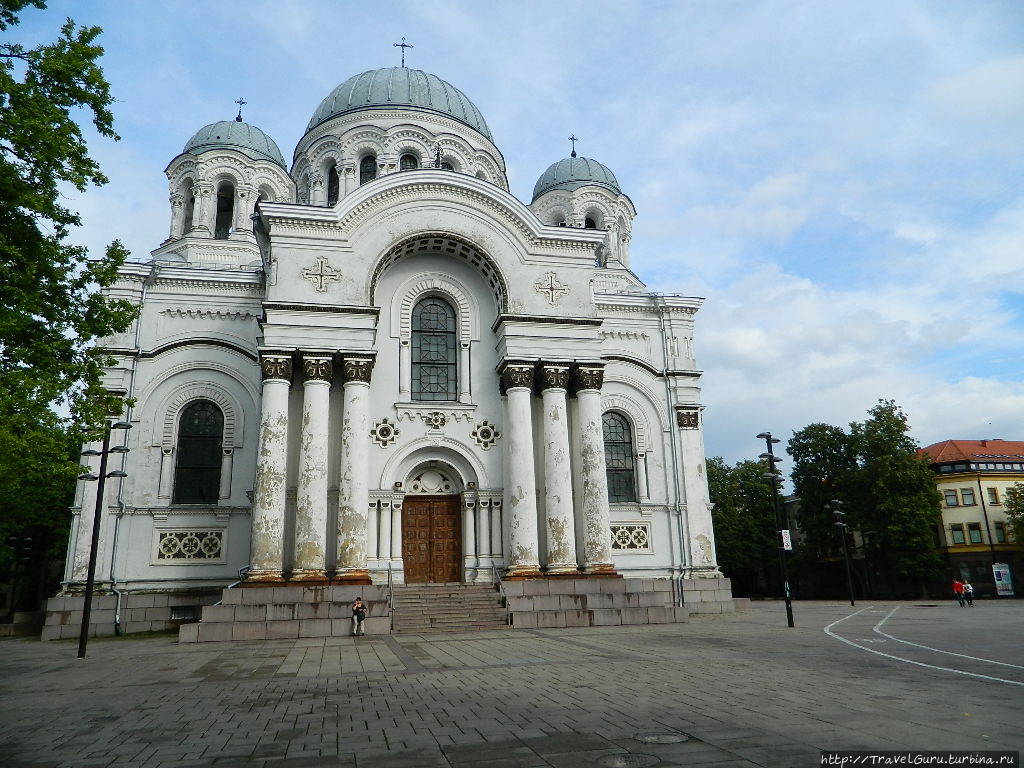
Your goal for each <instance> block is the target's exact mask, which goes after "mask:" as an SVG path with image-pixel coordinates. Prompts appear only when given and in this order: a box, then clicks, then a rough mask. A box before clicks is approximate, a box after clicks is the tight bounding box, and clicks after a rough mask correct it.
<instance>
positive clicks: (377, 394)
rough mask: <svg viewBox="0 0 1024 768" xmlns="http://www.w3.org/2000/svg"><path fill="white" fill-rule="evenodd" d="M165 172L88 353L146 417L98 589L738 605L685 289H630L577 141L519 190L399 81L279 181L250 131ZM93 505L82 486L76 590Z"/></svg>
mask: <svg viewBox="0 0 1024 768" xmlns="http://www.w3.org/2000/svg"><path fill="white" fill-rule="evenodd" d="M166 175H167V179H168V185H169V191H170V212H169V213H170V215H169V220H170V229H169V233H168V235H167V238H166V239H165V240H164V241H163V242H162V243H161V244H160V245H159V247H157V248H156V250H154V251H153V252H152V259H151V260H150V261H149V262H147V263H129V264H126V265H125V266H124V267H123V268H122V269H121V271H120V275H119V277H118V280H117V282H116V283H115V284H114V285H113V286H112V287H111V288H110V289H109V293H110V294H112V295H114V296H116V297H119V298H125V299H128V300H130V301H132V302H133V303H135V304H138V305H139V306H140V307H141V312H140V315H139V318H138V320H137V321H136V323H135V325H134V327H132V328H131V329H130V330H129V331H128V332H126V333H125V334H123V335H121V336H118V337H114V338H110V339H107V340H105V341H104V345H105V346H106V347H107V348H108V349H109V352H110V354H111V356H112V357H113V359H114V360H115V361H116V362H115V364H114V365H113V366H111V367H110V368H109V369H107V371H106V377H105V386H106V387H107V388H108V389H110V390H112V391H117V392H120V393H123V394H124V395H125V396H126V397H127V398H129V399H130V402H132V403H133V405H131V406H130V408H128V409H127V410H126V412H125V413H124V414H123V417H124V418H125V419H126V420H127V421H129V423H131V425H132V427H133V428H132V429H131V430H130V431H128V432H127V433H126V434H127V438H126V440H127V442H126V445H127V446H128V447H129V448H130V452H129V453H127V454H125V455H123V456H122V457H120V458H118V457H117V456H116V455H115V456H114V457H113V458H112V459H111V462H112V464H111V466H115V465H120V463H121V462H123V466H122V467H121V468H123V470H124V472H126V474H127V477H125V478H123V479H116V478H115V479H113V480H111V481H108V483H107V487H106V488H107V491H106V498H105V499H104V500H103V505H102V508H103V514H102V522H101V530H100V534H99V550H98V553H97V556H98V564H97V569H96V579H97V585H98V587H99V588H100V589H101V590H104V593H105V594H109V595H116V596H117V597H118V599H119V600H120V599H121V598H122V597H123V596H136V597H138V596H147V597H146V600H152V599H153V596H154V595H157V596H161V595H163V596H170V598H167V597H164V598H163V599H162V600H161V599H157V600H156V601H155V603H154V605H155V606H157V607H160V606H167V605H168V604H169V605H170V607H171V608H173V606H174V605H176V604H177V605H188V604H189V602H190V600H191V602H193V603H195V602H197V600H196V599H195V598H194V597H191V598H190V597H189V596H190V595H195V594H199V593H203V592H204V590H205V591H206V592H211V593H212V592H213V591H219V590H220V589H222V588H224V587H226V586H227V585H228V584H231V583H233V582H238V581H241V582H242V584H241V586H242V587H243V588H244V587H247V586H256V585H271V586H272V585H277V586H278V587H286V586H290V587H294V586H296V585H299V586H307V587H322V586H324V585H369V584H371V583H372V584H377V585H381V584H391V585H400V584H421V583H423V584H427V583H455V582H461V583H474V582H481V583H484V584H491V583H495V584H497V583H498V582H506V583H512V582H514V581H516V580H527V581H529V580H536V579H570V580H573V583H578V582H580V581H582V580H585V579H587V578H589V577H595V580H597V579H598V578H600V579H607V580H614V579H615V578H616V577H618V576H621V577H625V580H626V581H629V580H630V579H656V580H661V582H662V584H671V587H670V591H671V594H672V595H673V600H674V601H675V602H677V603H680V602H682V601H683V599H684V596H685V595H687V594H688V595H691V596H692V595H698V594H700V595H703V598H704V600H705V601H706V602H715V601H718V602H723V603H724V602H727V600H728V582H727V581H725V580H722V579H721V574H720V572H719V571H718V568H717V566H716V560H715V546H714V536H713V532H712V523H711V510H710V504H709V500H708V487H707V479H706V476H705V466H704V447H703V438H702V420H701V403H700V381H701V372H700V371H699V370H698V368H697V363H696V361H695V359H694V353H693V330H694V316H695V314H696V313H697V311H698V310H699V308H700V306H701V300H700V299H698V298H688V297H680V296H665V295H660V294H656V293H652V292H650V291H648V289H647V288H646V287H645V286H644V284H643V282H641V280H640V278H639V277H638V276H637V275H635V274H634V273H633V271H632V270H631V268H630V240H631V236H632V231H633V221H634V217H635V215H636V210H635V208H634V206H633V203H632V201H631V200H630V198H629V197H628V196H627V195H626V194H625V193H624V191H623V190H622V189H620V187H619V184H618V182H617V180H616V177H615V175H614V174H613V173H612V171H611V170H610V169H608V168H607V167H605V166H604V165H602V164H601V163H599V162H597V161H596V160H593V159H589V158H585V157H581V156H578V155H577V154H576V152H575V151H574V152H572V154H571V155H570V156H569V157H565V158H564V159H560V160H558V161H557V162H555V163H553V164H552V165H551V166H550V167H549V168H548V169H547V170H545V171H544V172H543V173H542V174H541V175H540V177H539V179H538V180H537V183H536V186H535V187H534V190H533V197H532V199H531V200H529V201H528V202H523V201H520V200H519V199H517V198H516V197H514V196H513V195H512V194H511V193H510V192H509V190H508V181H507V179H506V166H505V158H504V157H503V155H502V153H501V151H500V150H499V149H498V147H497V146H496V145H495V143H494V140H493V138H492V136H491V132H490V130H489V129H488V127H487V123H486V122H485V120H484V118H483V116H482V115H481V113H480V111H479V110H478V109H477V108H476V107H475V106H474V105H473V103H472V102H471V101H470V100H469V99H468V98H467V97H466V95H465V94H464V93H462V91H460V90H459V89H458V88H456V87H454V86H453V85H451V84H449V83H447V82H445V81H444V80H441V79H440V78H438V77H436V76H435V75H432V74H428V73H426V72H422V71H420V70H416V69H409V68H405V67H393V68H385V69H377V70H371V71H368V72H363V73H362V74H359V75H356V76H354V77H351V78H349V79H348V80H346V81H345V82H344V83H342V84H341V85H339V86H338V87H337V88H335V89H334V90H333V91H332V92H331V93H330V94H328V95H327V97H326V98H325V99H324V100H323V101H322V102H321V103H320V105H319V106H318V107H317V108H316V110H315V111H314V113H313V115H312V118H311V119H310V121H309V124H308V126H307V128H306V132H305V135H304V136H303V137H302V139H301V140H300V141H299V143H298V145H297V146H296V147H295V150H294V154H293V157H292V161H291V163H290V164H289V163H286V161H285V159H284V157H283V156H282V154H281V152H280V150H279V149H278V147H277V145H276V144H275V143H274V141H273V140H272V139H271V138H270V137H268V136H267V135H266V134H265V133H263V132H262V131H261V130H260V129H259V128H257V127H256V126H254V125H251V124H249V123H246V122H243V121H242V118H241V114H239V117H238V118H237V119H235V120H232V121H225V122H217V123H213V124H212V125H208V126H206V127H204V128H202V129H201V130H199V131H198V132H197V133H196V134H195V136H193V137H192V138H191V139H189V140H188V141H187V142H186V144H185V146H184V149H183V150H182V152H181V154H179V155H178V156H177V157H175V158H173V159H172V160H171V162H170V164H169V165H168V166H167V169H166ZM117 434H125V433H118V432H115V435H117ZM93 447H95V446H93ZM94 461H95V460H94ZM115 468H116V467H115ZM94 471H95V469H94ZM95 493H96V483H87V482H83V483H80V487H79V488H78V492H77V496H76V501H75V507H74V509H73V513H74V517H73V525H72V530H71V536H70V542H69V549H68V558H67V567H66V572H65V588H66V589H65V591H64V594H65V595H73V594H74V593H75V591H76V590H77V589H80V586H81V584H82V582H84V580H85V578H86V573H87V566H88V559H89V547H90V539H91V535H92V521H93V510H94V508H95V506H96V498H95ZM658 588H659V589H661V588H662V587H660V586H659V587H658ZM638 590H639V588H638ZM175 596H177V598H176V599H175ZM60 599H65V600H73V598H71V597H65V598H55V600H60ZM140 599H141V598H140ZM140 599H136V600H134V602H128V603H125V605H128V606H130V605H136V606H139V607H136V608H134V609H132V610H136V611H137V610H140V609H141V608H140V607H145V606H149V602H145V600H143V601H142V602H140ZM168 599H169V603H168ZM214 599H216V598H214ZM198 602H205V603H209V602H212V600H202V601H198ZM118 606H119V608H118V610H124V611H127V610H129V609H128V608H124V607H123V606H122V605H121V603H120V602H119V603H118ZM62 607H63V608H71V609H73V608H74V605H73V604H72V603H70V602H68V603H65V604H64V605H63V606H61V605H52V606H51V611H52V610H53V609H54V608H56V609H60V608H62ZM105 610H107V607H106V604H105V603H104V604H101V605H100V606H99V613H100V614H101V616H100V619H99V621H100V623H101V624H102V623H103V622H105V621H107V618H108V617H105V616H104V615H102V614H103V613H104V611H105ZM65 613H68V612H67V611H65ZM173 613H174V611H173V610H172V611H171V614H173ZM150 616H153V617H154V618H153V619H152V621H153V622H157V621H163V619H164V618H165V617H164V615H163V614H150ZM157 616H159V618H155V617H157ZM143 618H144V617H143V614H141V613H140V614H136V615H135V616H134V618H132V619H130V620H129V622H125V620H124V617H122V616H118V621H119V622H120V623H121V624H123V625H127V624H129V623H130V622H132V621H134V622H135V624H136V626H135V629H142V628H149V627H145V626H144V624H143V623H142V622H143ZM170 618H173V616H170ZM178 618H181V617H180V616H179V617H178ZM156 626H157V624H156V623H152V624H151V627H152V628H156ZM121 629H124V627H123V626H122V627H121ZM129 629H131V627H129ZM100 632H101V633H102V629H101V630H100ZM69 633H70V632H69Z"/></svg>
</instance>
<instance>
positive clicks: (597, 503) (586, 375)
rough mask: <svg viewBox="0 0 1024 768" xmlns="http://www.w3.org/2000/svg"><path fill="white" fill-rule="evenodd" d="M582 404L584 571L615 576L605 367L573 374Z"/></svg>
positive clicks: (580, 368) (585, 367)
mask: <svg viewBox="0 0 1024 768" xmlns="http://www.w3.org/2000/svg"><path fill="white" fill-rule="evenodd" d="M572 380H573V381H572V384H573V389H574V390H575V392H576V399H577V401H578V408H577V413H578V419H577V421H578V423H577V425H576V429H577V430H578V434H579V446H580V480H581V482H582V484H583V487H582V490H581V493H580V514H581V515H582V518H583V520H582V522H583V558H582V560H583V569H584V570H585V571H586V572H587V573H614V572H615V566H614V565H613V564H612V539H611V514H610V511H609V508H608V475H607V473H606V468H605V461H604V427H603V425H602V421H601V416H602V412H601V385H602V383H603V381H604V368H603V367H602V366H601V365H580V366H577V367H576V368H574V369H573V372H572Z"/></svg>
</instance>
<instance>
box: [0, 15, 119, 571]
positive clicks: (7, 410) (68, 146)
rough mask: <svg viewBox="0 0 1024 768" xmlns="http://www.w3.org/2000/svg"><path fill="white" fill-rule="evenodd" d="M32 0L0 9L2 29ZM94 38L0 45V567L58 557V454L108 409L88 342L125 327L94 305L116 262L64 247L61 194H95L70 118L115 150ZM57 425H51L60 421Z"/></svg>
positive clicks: (67, 474) (62, 482)
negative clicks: (26, 542) (35, 540)
mask: <svg viewBox="0 0 1024 768" xmlns="http://www.w3.org/2000/svg"><path fill="white" fill-rule="evenodd" d="M28 5H33V6H35V7H37V8H43V7H44V5H45V4H44V2H43V1H42V0H0V30H6V29H8V27H10V26H12V25H15V24H17V23H18V15H19V12H20V11H21V10H23V9H24V8H25V7H26V6H28ZM99 34H100V28H99V27H79V26H76V25H75V23H74V22H73V21H72V20H70V19H68V20H67V21H66V22H65V23H64V24H63V26H62V27H61V29H60V33H59V35H58V37H57V39H56V40H55V41H54V42H52V43H49V44H45V45H40V46H37V47H35V48H27V47H25V46H23V45H21V44H19V43H16V42H4V43H0V295H2V296H3V297H4V300H3V302H2V303H0V478H3V480H0V564H2V562H3V561H4V559H5V558H6V559H8V560H9V558H10V555H11V552H10V549H9V547H7V546H6V545H7V543H8V538H9V537H11V536H18V535H20V533H21V532H23V531H25V530H28V529H38V528H39V527H40V526H41V528H42V529H43V530H48V531H51V532H53V533H54V534H55V541H54V542H53V546H54V547H56V548H57V549H59V548H60V542H59V541H58V540H59V539H60V538H61V533H59V532H62V531H66V528H67V522H68V517H67V512H66V506H67V501H68V498H69V496H68V494H69V492H70V487H71V481H72V479H73V478H74V475H75V474H76V473H77V471H78V462H77V459H75V458H72V456H71V455H70V454H69V447H70V446H73V445H76V444H80V442H81V440H82V439H83V437H85V436H87V435H89V434H94V433H95V430H97V429H98V428H99V426H100V424H101V423H102V419H103V417H104V416H105V415H106V414H107V413H109V412H111V411H112V410H119V405H118V403H117V398H116V397H115V396H114V395H111V394H108V393H107V392H105V391H104V390H103V388H102V387H101V385H100V375H101V371H102V368H103V366H104V365H106V364H109V363H110V362H111V361H110V360H109V359H108V357H107V356H106V355H105V354H104V352H103V350H102V349H101V348H99V347H98V346H96V341H97V340H98V339H101V338H103V337H106V336H110V335H112V334H115V333H119V332H122V331H124V330H126V329H127V328H128V326H129V325H130V324H131V321H132V319H133V317H134V315H135V308H134V307H133V306H132V305H131V304H130V303H128V302H125V301H120V300H112V299H110V298H108V297H107V296H106V295H104V293H103V292H102V289H103V288H104V287H106V286H109V285H110V284H111V283H112V282H113V281H114V279H115V277H116V274H117V269H118V267H119V266H120V265H121V264H122V263H123V262H124V260H125V258H126V257H127V252H126V251H125V249H124V248H123V247H122V246H121V244H120V243H119V242H117V241H114V242H113V243H112V244H111V245H110V246H109V247H108V248H107V250H106V253H105V254H104V255H103V256H101V257H99V258H96V259H90V258H89V255H88V253H87V251H86V249H85V248H82V247H80V246H75V245H72V244H70V243H69V242H68V237H69V235H70V233H71V231H72V230H73V229H74V228H75V227H76V226H78V225H79V224H80V220H79V217H78V215H77V214H76V213H75V212H74V211H71V210H69V209H68V208H67V207H65V206H64V205H63V204H62V203H61V195H60V190H61V187H62V186H63V185H70V186H72V187H74V188H75V189H77V190H79V191H85V190H86V189H87V188H88V187H90V186H94V185H101V184H104V183H106V181H107V179H106V177H104V176H103V174H102V173H101V172H100V169H99V166H98V165H97V163H96V162H95V161H94V160H93V159H92V158H91V157H90V156H89V152H88V147H87V146H86V141H85V138H84V136H83V134H82V128H81V126H79V124H78V123H77V122H76V121H75V119H74V118H73V114H77V113H79V112H84V113H85V114H87V115H90V116H91V122H92V125H93V126H94V128H95V129H96V131H97V133H99V135H100V136H103V137H107V138H110V139H117V138H118V137H117V135H116V134H115V133H114V130H113V115H112V113H111V111H110V105H111V103H112V101H113V98H112V97H111V95H110V88H109V85H108V84H107V81H106V80H105V79H104V76H103V71H102V69H101V68H100V66H99V64H98V63H97V60H98V59H99V57H100V56H101V55H102V53H103V49H102V48H101V47H100V46H99V45H97V44H96V40H97V38H98V36H99ZM58 414H61V415H58Z"/></svg>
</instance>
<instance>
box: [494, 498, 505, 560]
mask: <svg viewBox="0 0 1024 768" xmlns="http://www.w3.org/2000/svg"><path fill="white" fill-rule="evenodd" d="M501 530H502V525H501V499H491V557H492V558H494V559H495V560H497V559H499V558H501V557H503V556H504V554H505V553H504V551H503V549H502V546H501Z"/></svg>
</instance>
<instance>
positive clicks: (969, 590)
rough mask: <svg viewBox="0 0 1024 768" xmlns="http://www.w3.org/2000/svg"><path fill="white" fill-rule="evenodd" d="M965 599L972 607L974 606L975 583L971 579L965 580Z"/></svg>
mask: <svg viewBox="0 0 1024 768" xmlns="http://www.w3.org/2000/svg"><path fill="white" fill-rule="evenodd" d="M964 600H966V601H967V605H969V606H970V607H971V608H973V607H974V585H973V584H971V582H969V581H965V582H964Z"/></svg>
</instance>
